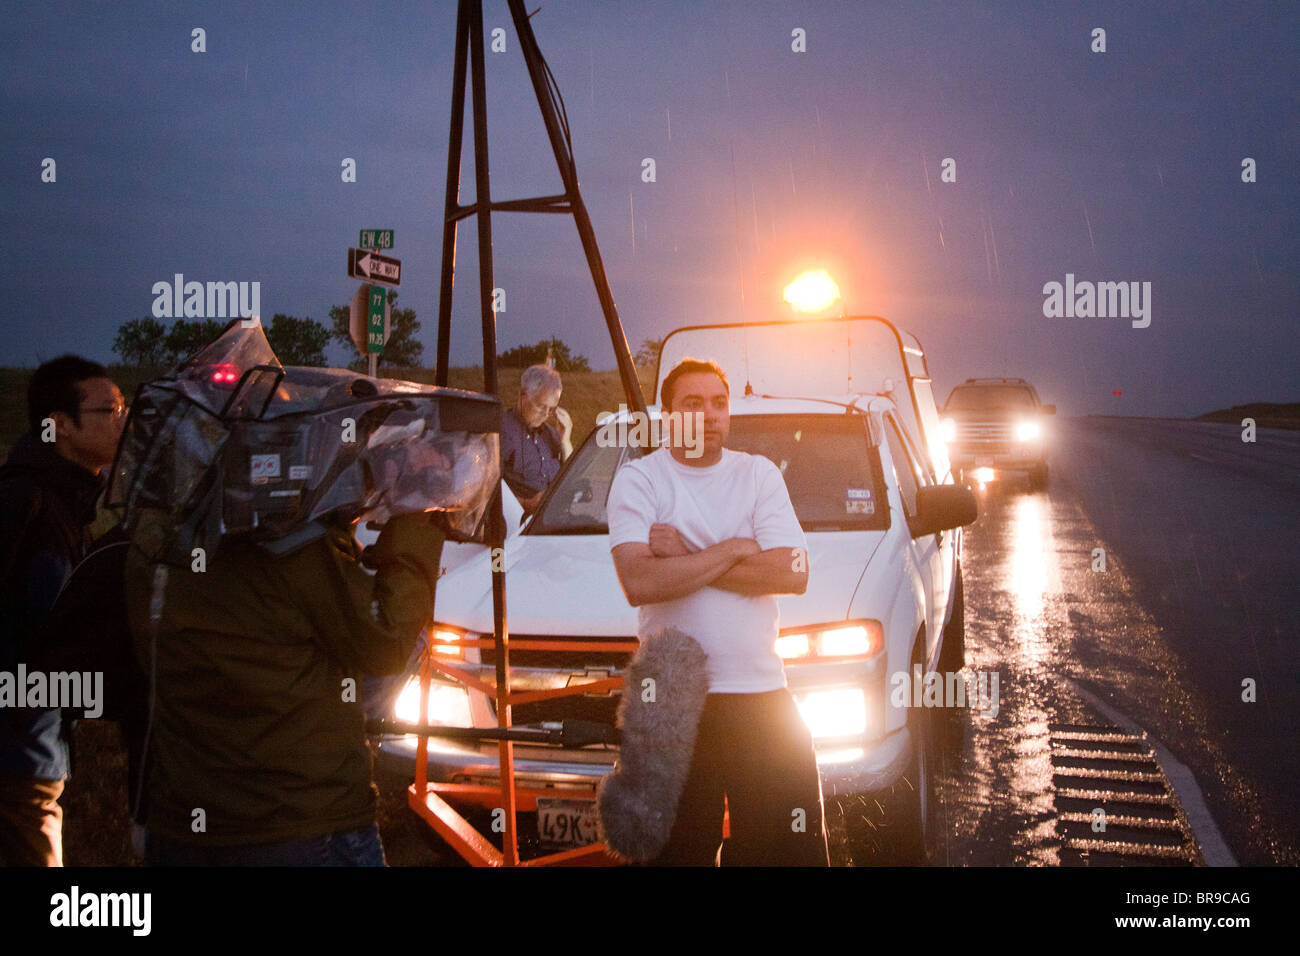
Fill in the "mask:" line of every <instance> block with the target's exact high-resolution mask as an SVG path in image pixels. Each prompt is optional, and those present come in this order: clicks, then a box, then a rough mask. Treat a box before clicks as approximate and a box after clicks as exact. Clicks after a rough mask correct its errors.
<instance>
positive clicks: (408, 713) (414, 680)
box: [393, 677, 474, 727]
mask: <svg viewBox="0 0 1300 956" xmlns="http://www.w3.org/2000/svg"><path fill="white" fill-rule="evenodd" d="M393 713H394V715H395V716H396V717H397V719H398V720H400V721H402V722H403V723H407V724H418V723H421V720H420V679H419V678H418V677H410V678H408V679H407V681H406V686H404V687H403V688H402V692H401V693H400V694H398V695H397V703H396V705H394V707H393ZM423 723H426V724H444V725H446V726H448V727H473V726H474V720H473V718H471V717H470V713H469V692H468V691H467V690H465V688H463V687H457V686H455V685H454V684H444V683H443V682H442V681H437V680H434V681H430V682H429V709H428V712H427V713H426V715H425V720H424V721H423Z"/></svg>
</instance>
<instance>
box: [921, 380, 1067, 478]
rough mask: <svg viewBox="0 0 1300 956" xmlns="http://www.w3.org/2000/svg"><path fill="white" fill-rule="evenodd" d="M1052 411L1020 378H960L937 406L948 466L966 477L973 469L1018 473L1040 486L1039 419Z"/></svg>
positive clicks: (1042, 435) (1043, 440)
mask: <svg viewBox="0 0 1300 956" xmlns="http://www.w3.org/2000/svg"><path fill="white" fill-rule="evenodd" d="M1055 414H1056V406H1055V405H1044V404H1042V403H1041V402H1040V401H1039V400H1038V392H1037V391H1035V390H1034V386H1032V385H1030V384H1029V383H1028V382H1027V381H1025V380H1024V379H1023V378H968V379H966V381H965V382H963V383H962V384H961V385H958V386H957V387H956V388H954V389H953V390H952V392H951V393H950V394H949V395H948V401H947V402H945V403H944V406H943V437H944V440H945V441H946V442H947V445H948V455H949V457H950V458H951V460H952V467H953V468H954V469H958V470H959V471H961V472H962V473H963V474H964V475H966V476H967V477H969V474H970V473H971V472H972V471H974V470H976V469H989V470H990V471H991V472H992V474H996V473H997V472H1000V471H1024V472H1028V474H1029V486H1030V488H1032V489H1034V490H1036V491H1037V490H1041V489H1044V488H1046V487H1047V435H1046V431H1047V429H1046V427H1045V423H1044V421H1043V419H1044V417H1045V416H1047V415H1055ZM985 474H987V473H985ZM988 477H992V475H988ZM982 480H987V477H986V478H984V479H982Z"/></svg>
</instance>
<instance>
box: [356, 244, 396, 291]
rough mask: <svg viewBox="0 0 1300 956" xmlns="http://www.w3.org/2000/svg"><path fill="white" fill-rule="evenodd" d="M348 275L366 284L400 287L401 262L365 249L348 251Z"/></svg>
mask: <svg viewBox="0 0 1300 956" xmlns="http://www.w3.org/2000/svg"><path fill="white" fill-rule="evenodd" d="M348 275H350V276H351V277H352V278H354V279H364V280H365V281H366V282H382V283H383V284H384V285H401V284H402V260H401V259H392V258H390V257H388V256H381V255H379V254H378V253H375V252H370V251H368V250H366V249H349V250H348Z"/></svg>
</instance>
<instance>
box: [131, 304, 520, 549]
mask: <svg viewBox="0 0 1300 956" xmlns="http://www.w3.org/2000/svg"><path fill="white" fill-rule="evenodd" d="M500 416H501V406H500V403H499V402H498V401H497V399H495V398H493V397H491V396H489V395H481V394H478V393H474V392H464V391H459V390H457V389H449V388H435V387H433V386H428V385H419V384H416V383H414V382H401V381H395V380H392V379H380V378H371V377H369V376H366V375H360V374H357V373H355V372H351V371H348V370H346V369H323V368H307V367H297V366H288V367H285V366H282V365H281V364H280V363H279V361H278V360H277V359H276V357H275V353H274V352H273V351H272V349H271V346H270V344H269V343H268V342H267V340H266V336H265V334H264V333H263V331H262V327H261V326H260V325H254V326H252V327H250V328H244V327H243V326H242V324H241V323H240V322H239V321H238V320H236V321H234V322H231V324H230V325H229V326H227V327H226V330H225V331H224V332H223V333H222V334H221V336H220V337H219V338H217V339H216V340H215V341H213V342H212V343H211V344H209V345H208V346H206V347H205V348H203V349H202V350H200V351H199V352H198V353H197V354H196V355H195V356H194V357H193V358H191V359H189V360H188V361H186V362H185V363H183V364H182V365H181V366H179V367H178V368H177V369H176V370H175V371H173V372H171V373H170V374H168V375H166V376H164V377H162V378H159V379H156V380H154V381H152V382H148V383H146V384H144V385H141V386H140V388H139V390H138V391H137V392H136V396H135V400H134V402H133V403H132V406H131V415H130V418H129V420H128V422H127V426H126V430H125V433H124V434H123V436H122V441H121V444H120V445H119V446H118V452H117V460H116V461H115V462H114V464H113V473H112V477H111V481H110V483H109V489H108V497H107V504H108V506H109V507H110V508H114V509H117V510H119V511H120V512H121V514H122V523H123V527H124V529H125V530H126V531H127V532H128V533H129V534H130V535H131V537H132V539H133V540H134V541H135V542H136V543H137V544H138V545H139V546H140V547H141V548H142V549H143V550H144V552H145V553H146V555H148V556H149V558H150V559H151V560H154V561H159V562H163V563H167V564H172V565H175V566H178V567H180V566H189V565H190V563H191V561H192V560H193V549H194V548H203V549H204V551H205V552H206V553H208V554H213V553H215V552H216V550H217V547H218V545H219V544H220V542H221V540H222V538H224V537H225V536H227V535H247V536H251V537H253V538H254V539H256V540H259V541H266V542H272V541H276V540H280V539H287V538H289V537H290V536H291V535H295V534H299V533H302V532H304V531H306V530H307V529H308V527H309V525H310V524H311V522H313V521H314V520H315V519H317V518H320V517H322V516H325V515H329V514H339V515H341V516H343V517H344V518H346V519H349V520H365V521H375V522H379V523H383V522H384V521H386V520H387V519H389V518H390V517H393V516H394V515H399V514H408V513H414V512H425V511H442V512H446V518H447V524H448V526H449V527H450V529H451V530H452V531H453V532H454V533H455V534H456V535H458V536H460V537H463V538H473V537H475V536H476V532H477V531H478V529H479V526H480V522H481V520H482V518H483V515H484V512H485V511H486V510H487V505H488V502H489V501H490V499H491V497H492V493H493V491H494V490H495V489H496V487H497V483H498V480H499V474H500V463H499V458H498V447H497V433H498V431H499V430H500Z"/></svg>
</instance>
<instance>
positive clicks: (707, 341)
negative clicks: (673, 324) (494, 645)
mask: <svg viewBox="0 0 1300 956" xmlns="http://www.w3.org/2000/svg"><path fill="white" fill-rule="evenodd" d="M688 355H689V356H696V357H706V358H712V359H714V360H716V361H718V363H719V364H720V365H721V366H722V367H723V369H724V370H725V371H726V372H727V375H728V377H729V379H730V381H731V394H732V399H731V432H730V437H729V440H728V443H727V444H728V447H730V448H733V449H736V450H739V451H745V452H749V453H751V454H761V455H766V456H767V457H768V458H770V459H771V460H772V461H773V462H774V463H775V464H776V465H777V467H778V468H780V470H781V472H782V474H783V476H784V478H785V482H786V486H787V488H788V489H789V493H790V498H791V501H792V503H793V505H794V509H795V513H796V515H797V516H798V518H799V521H800V524H801V525H802V526H803V529H804V532H805V534H806V536H807V541H808V547H809V552H810V568H811V572H812V573H811V575H810V579H809V584H808V589H807V591H806V593H804V594H801V595H783V596H781V597H780V598H779V601H780V616H781V617H780V620H781V628H780V638H779V640H778V645H777V648H778V651H779V652H780V654H781V656H782V657H783V658H784V659H785V661H786V674H787V678H788V681H789V686H790V690H791V693H792V694H793V695H794V697H795V699H796V701H797V702H798V705H799V707H800V710H801V712H802V713H803V716H804V718H805V720H806V721H807V723H808V725H809V727H810V729H811V731H812V734H813V738H814V744H815V747H816V751H817V760H818V766H819V768H820V771H821V775H822V786H823V791H824V793H825V794H826V797H827V801H828V814H827V818H828V822H833V819H834V818H833V816H832V814H831V813H830V812H829V809H830V808H829V803H830V801H831V800H832V798H834V797H840V798H851V797H854V796H856V795H859V794H868V793H879V792H882V791H890V790H895V789H896V790H897V791H898V792H899V793H905V794H907V795H909V796H908V797H906V798H904V799H903V800H902V806H901V809H900V811H899V814H898V816H899V817H900V818H901V820H891V823H898V827H897V829H899V830H901V831H904V832H905V833H906V837H904V838H903V839H902V841H901V842H902V844H903V845H904V846H906V847H907V848H908V849H909V850H910V851H911V853H910V856H911V858H912V859H915V857H916V855H917V854H918V853H923V852H924V847H925V845H926V841H927V836H930V835H933V824H932V820H931V817H932V812H933V808H934V800H933V798H932V790H931V788H932V768H933V766H934V763H933V754H932V752H931V750H932V747H933V744H932V742H931V741H932V739H933V738H932V735H931V734H930V733H929V732H928V731H927V726H928V720H929V718H928V715H927V714H926V713H924V712H923V711H922V710H921V709H920V708H917V707H915V706H912V707H910V708H909V707H908V706H906V705H904V706H896V701H895V698H896V697H898V694H896V693H891V691H892V690H895V689H896V685H897V680H896V677H897V675H900V674H901V675H906V678H907V679H908V680H909V683H908V686H909V687H910V686H911V684H910V678H911V675H912V669H913V666H914V665H915V666H917V667H920V668H921V669H922V670H924V671H927V672H928V671H931V670H936V669H940V668H942V669H945V670H949V671H953V672H955V671H958V670H960V668H961V666H962V658H963V598H962V578H961V567H960V554H961V530H960V527H961V526H962V525H964V524H968V523H970V522H971V521H974V520H975V507H976V506H975V498H974V496H973V494H972V493H971V491H970V489H969V488H967V487H965V486H964V485H956V484H954V483H953V481H952V477H951V473H950V469H949V467H948V462H947V458H946V455H945V452H944V448H943V443H942V440H941V439H940V438H939V435H938V430H939V418H938V412H937V409H936V408H935V406H934V400H933V397H932V394H931V392H930V381H929V373H928V371H927V368H926V364H925V355H924V352H923V351H922V349H921V347H920V344H919V343H918V342H917V341H916V339H915V338H913V337H912V336H910V335H907V334H906V333H900V332H899V331H898V330H896V329H895V328H894V327H893V326H892V325H891V324H890V323H888V322H887V321H886V320H884V319H880V318H875V317H870V318H856V317H855V318H843V319H835V320H824V321H821V322H816V323H809V322H799V323H796V322H773V323H758V324H750V325H723V326H703V327H695V328H687V329H681V330H678V331H677V332H674V333H672V334H671V335H670V336H669V337H668V338H667V339H666V340H665V342H664V346H663V350H662V354H661V358H660V366H659V375H658V381H659V383H660V387H661V384H662V381H663V378H664V376H665V375H666V374H667V372H668V371H669V370H671V368H672V367H673V366H674V365H676V364H677V362H678V361H679V360H680V359H681V358H683V357H685V356H688ZM657 392H658V388H657V389H656V393H657ZM629 414H630V413H628V412H626V411H625V410H624V411H622V412H620V413H617V414H616V415H615V416H614V417H613V418H612V419H609V420H607V422H608V424H609V425H610V426H611V427H612V429H613V430H614V431H616V430H617V426H618V425H619V424H620V423H621V422H623V421H625V420H626V419H627V418H628V416H629ZM651 414H652V415H657V414H658V410H657V408H652V409H651ZM601 431H602V430H601V429H600V428H597V429H596V431H594V432H593V433H592V434H591V435H590V436H589V437H588V439H587V440H586V442H585V443H584V444H583V445H582V447H581V448H580V449H579V450H578V451H577V452H576V453H575V454H574V455H573V456H571V458H570V459H569V460H568V461H567V462H566V463H565V466H564V468H563V470H562V471H561V473H560V475H559V476H558V477H557V479H556V481H555V482H554V483H553V484H552V486H551V488H550V489H549V491H548V492H547V494H546V496H545V497H544V498H543V500H542V501H541V503H540V504H539V507H538V509H537V512H536V514H535V515H534V516H533V518H532V519H531V520H530V521H529V523H528V524H527V526H526V527H525V528H524V530H523V531H522V533H520V534H518V535H516V536H513V537H511V538H509V539H508V540H507V542H506V546H505V572H506V581H507V594H508V599H509V618H508V623H509V633H510V639H511V642H512V644H513V643H514V642H516V641H519V642H521V643H527V645H528V649H521V650H514V649H512V650H511V651H510V665H511V666H510V673H511V690H512V693H513V692H518V693H520V694H521V695H523V694H526V695H528V699H527V700H526V702H521V703H519V704H517V705H512V707H511V711H512V718H513V723H514V724H515V725H516V726H519V725H541V724H544V723H553V722H557V721H564V720H586V721H595V722H601V723H605V724H609V725H612V724H614V721H615V711H616V708H617V705H618V696H617V693H610V692H609V691H608V690H603V691H602V692H600V693H593V694H590V695H578V696H566V697H551V698H547V697H546V696H545V692H546V691H552V692H554V689H557V688H565V687H571V686H573V685H575V684H585V683H595V682H597V681H602V680H604V681H607V680H608V679H609V678H610V677H618V676H621V675H622V673H623V671H624V668H625V666H626V664H627V661H628V659H629V657H630V655H629V654H627V653H611V652H608V651H590V652H584V651H583V650H582V649H581V644H582V643H583V642H597V641H604V642H619V641H622V642H627V641H632V642H635V640H636V634H637V612H636V609H635V608H632V607H630V606H629V605H628V603H627V601H626V599H625V598H624V596H623V592H622V589H621V588H620V586H619V582H618V578H617V576H616V574H615V571H614V564H613V561H612V559H611V557H610V551H609V536H608V527H607V525H606V516H605V503H606V498H607V496H608V494H609V489H610V485H611V483H612V482H613V478H614V474H615V472H616V471H617V470H618V468H619V467H621V466H622V465H623V464H624V463H625V462H627V461H628V460H630V458H631V456H633V455H636V454H639V453H640V450H639V449H636V448H629V447H618V446H617V445H615V444H613V443H611V442H609V441H608V440H607V438H606V440H604V441H602V440H601V438H600V436H601ZM605 434H606V436H608V435H609V434H610V431H606V432H605ZM489 561H490V557H489V555H488V554H486V553H483V554H479V555H477V556H475V557H473V558H470V559H469V560H467V561H465V562H464V563H463V564H461V565H460V566H459V567H457V568H455V569H454V570H451V571H449V572H448V573H447V574H446V576H445V577H444V578H443V579H442V580H441V581H440V582H439V584H438V597H437V606H436V609H435V612H436V618H437V623H436V624H435V625H434V628H433V630H434V632H435V641H437V642H440V643H439V648H438V649H439V651H440V652H442V653H450V654H453V655H455V656H456V661H455V664H456V667H457V668H458V669H460V670H461V671H462V672H468V673H470V674H472V675H473V676H474V677H476V678H477V679H478V680H479V681H480V682H481V683H480V684H479V685H478V686H479V687H480V688H482V687H485V686H486V685H491V684H493V682H494V680H495V652H494V651H492V650H490V649H480V648H475V647H468V646H467V647H462V648H457V647H456V646H455V645H456V643H457V641H459V640H466V639H470V640H472V639H475V638H479V637H482V636H487V637H488V638H490V637H491V635H492V632H493V604H492V593H491V581H490V575H489V568H490V565H489ZM539 643H540V644H541V645H542V649H537V645H538V644H539ZM547 643H553V644H554V645H555V648H556V649H555V650H549V649H546V648H545V645H546V644H547ZM575 645H576V650H575ZM606 687H608V685H606ZM418 700H419V681H418V679H417V678H416V677H415V676H414V675H411V676H410V677H408V679H407V683H406V686H405V688H404V690H403V691H402V695H401V697H400V698H399V702H398V707H397V710H398V717H399V719H401V720H404V721H406V722H408V723H418V719H417V718H418V716H419V709H420V708H419V705H418ZM428 700H429V705H428V711H427V719H428V722H429V723H431V724H442V725H448V724H450V725H454V726H462V727H468V726H475V727H495V726H496V725H497V717H496V714H495V712H494V709H493V707H494V703H493V699H492V697H491V696H489V694H487V693H485V692H484V691H483V690H479V689H473V688H469V689H467V688H466V687H465V686H463V685H458V684H455V683H451V682H444V681H442V680H439V679H437V678H436V677H435V679H433V680H432V682H431V685H430V693H429V698H428ZM419 748H420V738H419V737H416V736H414V735H402V736H389V737H387V738H385V739H384V740H383V741H382V742H381V747H380V754H381V758H383V759H386V760H388V761H394V760H395V761H398V762H399V763H400V765H401V766H402V767H404V768H405V769H406V770H407V771H408V772H409V771H410V768H411V767H412V766H414V763H415V760H416V754H417V752H418V750H419ZM498 752H499V750H498V747H497V745H496V744H494V743H472V742H466V741H463V740H460V741H458V740H451V739H447V738H441V737H430V738H428V739H427V747H426V753H427V772H428V779H429V780H430V781H438V782H441V783H451V784H456V783H463V784H478V785H482V784H495V783H497V782H498V781H499V779H500V775H499V765H498V762H497V758H498ZM514 753H515V761H514V766H515V778H516V781H517V786H518V787H519V790H518V793H519V795H520V797H519V807H520V809H521V810H524V811H536V812H537V814H538V830H539V832H540V833H541V834H543V835H544V836H546V837H548V838H552V839H554V838H557V837H567V838H568V839H569V840H571V841H572V842H575V843H586V842H591V841H593V840H594V839H595V828H594V815H591V814H587V815H584V816H583V817H582V819H581V820H579V819H578V818H577V817H576V816H575V815H574V814H573V813H572V809H573V806H574V798H579V799H581V800H584V801H585V805H586V806H591V805H592V798H593V797H594V795H595V789H596V784H597V783H598V781H599V780H600V778H601V777H602V776H603V775H604V774H606V773H608V772H609V771H610V770H611V769H612V768H613V765H614V761H615V759H616V757H617V751H616V750H615V749H614V748H612V747H609V746H603V747H594V748H593V747H585V748H581V749H563V748H560V747H557V746H547V745H532V744H527V745H526V744H516V745H515V749H514ZM896 784H898V786H897V787H895V785H896ZM417 799H418V798H417ZM449 799H451V797H449ZM857 817H858V818H860V817H861V814H860V813H859V814H857ZM553 822H554V823H558V824H562V826H559V827H557V826H554V825H553ZM560 830H562V831H563V832H562V833H561V832H559V831H560ZM557 842H558V841H557ZM832 842H833V844H834V842H835V841H832Z"/></svg>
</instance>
